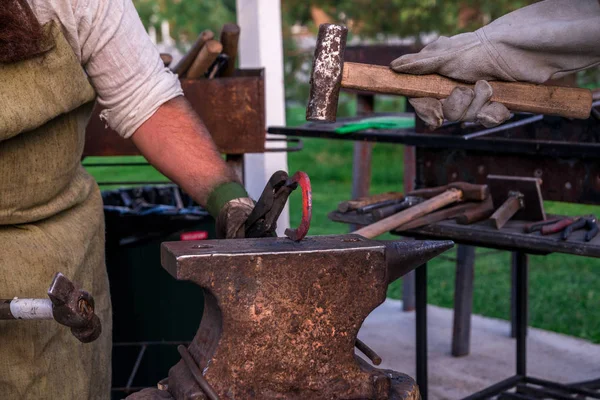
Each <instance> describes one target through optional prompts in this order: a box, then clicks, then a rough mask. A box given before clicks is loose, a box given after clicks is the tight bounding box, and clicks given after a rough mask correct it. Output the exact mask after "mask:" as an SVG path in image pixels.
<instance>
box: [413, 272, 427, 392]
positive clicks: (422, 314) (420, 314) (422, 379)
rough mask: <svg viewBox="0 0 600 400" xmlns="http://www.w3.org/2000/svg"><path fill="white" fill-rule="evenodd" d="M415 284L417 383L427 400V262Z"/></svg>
mask: <svg viewBox="0 0 600 400" xmlns="http://www.w3.org/2000/svg"><path fill="white" fill-rule="evenodd" d="M415 286H416V292H415V300H416V301H415V303H416V304H415V305H416V308H415V319H416V321H415V325H416V347H417V385H419V391H420V392H421V400H427V264H423V265H421V266H420V267H418V268H417V269H416V270H415Z"/></svg>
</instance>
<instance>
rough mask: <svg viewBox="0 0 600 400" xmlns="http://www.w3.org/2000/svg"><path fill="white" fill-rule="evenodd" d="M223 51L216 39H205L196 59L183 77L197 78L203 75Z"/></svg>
mask: <svg viewBox="0 0 600 400" xmlns="http://www.w3.org/2000/svg"><path fill="white" fill-rule="evenodd" d="M221 51H223V45H222V44H221V43H220V42H218V41H216V40H209V41H207V42H206V43H205V44H204V46H202V49H201V50H200V52H199V53H198V55H197V56H196V59H195V60H194V62H193V63H192V65H191V66H190V68H189V69H188V71H187V73H186V74H185V77H186V78H187V79H198V78H202V77H204V76H205V74H206V71H208V69H209V67H210V66H211V65H212V64H213V63H214V62H215V60H216V59H217V57H218V56H219V54H221Z"/></svg>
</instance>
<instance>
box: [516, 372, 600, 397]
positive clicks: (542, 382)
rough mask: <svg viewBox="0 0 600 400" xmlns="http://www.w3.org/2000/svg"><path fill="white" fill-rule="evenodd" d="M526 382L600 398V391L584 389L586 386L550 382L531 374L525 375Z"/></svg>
mask: <svg viewBox="0 0 600 400" xmlns="http://www.w3.org/2000/svg"><path fill="white" fill-rule="evenodd" d="M525 382H527V383H531V384H533V385H539V386H544V387H547V388H551V389H557V390H562V391H565V392H570V393H575V394H580V395H582V396H587V397H591V398H593V399H600V393H597V392H594V391H591V390H588V389H584V388H579V387H575V386H570V385H563V384H562V383H556V382H550V381H546V380H543V379H538V378H532V377H529V376H527V377H525Z"/></svg>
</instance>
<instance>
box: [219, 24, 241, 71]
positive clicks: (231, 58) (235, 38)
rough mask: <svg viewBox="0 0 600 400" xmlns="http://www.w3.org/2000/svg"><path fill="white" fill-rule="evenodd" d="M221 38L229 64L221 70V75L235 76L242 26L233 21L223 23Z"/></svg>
mask: <svg viewBox="0 0 600 400" xmlns="http://www.w3.org/2000/svg"><path fill="white" fill-rule="evenodd" d="M220 40H221V43H222V44H223V54H225V55H227V64H226V66H225V68H224V69H223V70H222V71H221V72H220V76H223V77H229V76H233V74H234V72H235V61H236V59H237V53H238V43H239V40H240V27H239V26H237V25H236V24H233V23H227V24H225V25H223V29H222V30H221V37H220Z"/></svg>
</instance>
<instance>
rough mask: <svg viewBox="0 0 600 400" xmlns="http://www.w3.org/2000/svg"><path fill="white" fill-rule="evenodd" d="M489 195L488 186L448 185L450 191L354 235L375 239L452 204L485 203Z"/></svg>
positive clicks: (456, 183) (457, 183)
mask: <svg viewBox="0 0 600 400" xmlns="http://www.w3.org/2000/svg"><path fill="white" fill-rule="evenodd" d="M488 195H489V192H488V188H487V185H473V184H470V183H466V182H455V183H452V184H450V185H448V189H447V190H446V191H445V192H443V193H441V194H439V195H437V196H435V197H432V198H430V199H429V200H426V201H424V202H422V203H420V204H417V205H416V206H414V207H411V208H408V209H406V210H403V211H400V212H399V213H396V214H394V215H392V216H389V217H387V218H384V219H382V220H380V221H377V222H375V223H373V224H371V225H367V226H365V227H364V228H360V229H359V230H357V231H355V232H354V233H356V234H358V235H362V236H364V237H366V238H374V237H376V236H379V235H382V234H384V233H386V232H389V231H392V230H394V229H397V228H400V227H401V226H402V225H404V224H406V223H408V222H411V221H413V220H415V219H417V218H419V217H422V216H424V215H426V214H429V213H432V212H434V211H437V210H439V209H441V208H443V207H446V206H448V205H450V204H453V203H457V202H460V201H468V200H471V201H483V200H485V199H486V198H487V197H488Z"/></svg>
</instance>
